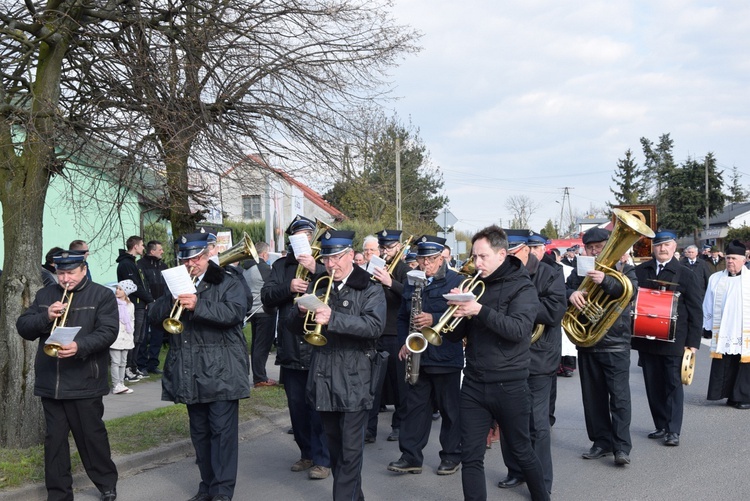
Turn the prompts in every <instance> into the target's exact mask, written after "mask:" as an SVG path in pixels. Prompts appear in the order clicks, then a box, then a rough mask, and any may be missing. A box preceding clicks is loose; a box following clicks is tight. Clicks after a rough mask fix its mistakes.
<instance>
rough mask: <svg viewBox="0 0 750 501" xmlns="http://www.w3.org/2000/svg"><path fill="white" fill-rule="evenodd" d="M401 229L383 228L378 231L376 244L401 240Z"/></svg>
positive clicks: (387, 243)
mask: <svg viewBox="0 0 750 501" xmlns="http://www.w3.org/2000/svg"><path fill="white" fill-rule="evenodd" d="M401 233H403V231H401V230H383V231H381V232H380V233H378V244H380V245H389V244H392V243H394V242H399V241H401Z"/></svg>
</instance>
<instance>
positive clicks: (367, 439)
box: [365, 431, 375, 444]
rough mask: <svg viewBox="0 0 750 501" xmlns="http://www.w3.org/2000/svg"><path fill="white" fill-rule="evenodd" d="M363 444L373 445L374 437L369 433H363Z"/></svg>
mask: <svg viewBox="0 0 750 501" xmlns="http://www.w3.org/2000/svg"><path fill="white" fill-rule="evenodd" d="M365 443H366V444H374V443H375V435H373V434H372V433H370V432H369V431H366V432H365Z"/></svg>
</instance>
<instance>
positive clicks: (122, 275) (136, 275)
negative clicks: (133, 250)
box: [116, 249, 154, 308]
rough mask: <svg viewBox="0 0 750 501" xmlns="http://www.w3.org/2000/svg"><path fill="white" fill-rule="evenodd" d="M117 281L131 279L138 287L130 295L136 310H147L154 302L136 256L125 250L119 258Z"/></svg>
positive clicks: (121, 251)
mask: <svg viewBox="0 0 750 501" xmlns="http://www.w3.org/2000/svg"><path fill="white" fill-rule="evenodd" d="M116 262H117V281H118V282H120V281H122V280H127V279H130V280H132V281H133V283H134V284H135V286H136V287H137V289H136V291H135V292H134V293H132V294H129V295H128V297H129V298H130V301H131V302H132V303H133V305H134V306H135V307H136V308H145V307H146V305H147V304H148V303H152V302H153V301H154V298H153V296H151V292H150V291H149V289H148V284H147V283H145V281H144V280H143V276H142V275H141V273H140V271H139V270H138V265H137V264H136V263H135V256H134V255H132V254H128V252H127V251H126V250H124V249H120V255H119V256H117V260H116Z"/></svg>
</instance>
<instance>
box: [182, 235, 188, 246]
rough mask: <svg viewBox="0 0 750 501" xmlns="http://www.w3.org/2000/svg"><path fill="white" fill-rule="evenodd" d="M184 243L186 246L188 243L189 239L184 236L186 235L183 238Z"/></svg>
mask: <svg viewBox="0 0 750 501" xmlns="http://www.w3.org/2000/svg"><path fill="white" fill-rule="evenodd" d="M182 243H183V244H186V243H187V238H185V236H184V235H183V237H182Z"/></svg>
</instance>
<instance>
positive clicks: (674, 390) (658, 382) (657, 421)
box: [638, 341, 685, 433]
mask: <svg viewBox="0 0 750 501" xmlns="http://www.w3.org/2000/svg"><path fill="white" fill-rule="evenodd" d="M652 342H654V343H658V342H660V341H652ZM638 365H640V366H641V369H642V370H643V382H644V384H645V385H646V398H647V399H648V408H649V409H650V410H651V419H653V420H654V426H655V427H656V429H657V430H667V431H668V432H670V433H680V430H681V429H682V414H683V409H684V403H685V391H684V388H683V387H682V357H678V356H669V355H654V354H653V353H646V352H644V351H639V352H638Z"/></svg>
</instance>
